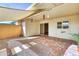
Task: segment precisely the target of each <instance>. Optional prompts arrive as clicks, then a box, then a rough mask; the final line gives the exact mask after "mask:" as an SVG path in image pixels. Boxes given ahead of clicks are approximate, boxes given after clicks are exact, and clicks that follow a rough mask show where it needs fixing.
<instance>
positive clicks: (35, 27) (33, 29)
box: [26, 20, 40, 36]
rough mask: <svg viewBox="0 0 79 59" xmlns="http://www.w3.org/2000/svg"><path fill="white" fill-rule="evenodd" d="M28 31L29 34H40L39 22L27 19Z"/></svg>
mask: <svg viewBox="0 0 79 59" xmlns="http://www.w3.org/2000/svg"><path fill="white" fill-rule="evenodd" d="M26 33H27V36H32V35H37V34H40V26H39V22H37V21H33V22H31V21H30V20H26Z"/></svg>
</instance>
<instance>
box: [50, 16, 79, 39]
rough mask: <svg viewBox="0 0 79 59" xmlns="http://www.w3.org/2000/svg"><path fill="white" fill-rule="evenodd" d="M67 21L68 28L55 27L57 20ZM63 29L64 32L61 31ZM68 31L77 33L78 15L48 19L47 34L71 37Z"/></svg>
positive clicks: (78, 27) (78, 26) (78, 28)
mask: <svg viewBox="0 0 79 59" xmlns="http://www.w3.org/2000/svg"><path fill="white" fill-rule="evenodd" d="M63 20H64V21H65V20H68V21H69V29H57V22H58V21H63ZM62 31H65V33H62ZM69 33H73V34H74V33H77V34H79V15H74V16H67V17H61V18H57V19H53V20H50V21H49V36H54V37H59V38H66V39H72V36H71V35H70V34H69Z"/></svg>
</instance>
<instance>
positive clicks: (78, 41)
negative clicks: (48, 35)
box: [73, 34, 79, 52]
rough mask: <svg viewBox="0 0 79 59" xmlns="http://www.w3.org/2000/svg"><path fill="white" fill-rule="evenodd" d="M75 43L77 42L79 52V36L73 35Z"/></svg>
mask: <svg viewBox="0 0 79 59" xmlns="http://www.w3.org/2000/svg"><path fill="white" fill-rule="evenodd" d="M73 37H74V39H75V41H76V42H77V49H76V50H77V51H78V52H79V34H73Z"/></svg>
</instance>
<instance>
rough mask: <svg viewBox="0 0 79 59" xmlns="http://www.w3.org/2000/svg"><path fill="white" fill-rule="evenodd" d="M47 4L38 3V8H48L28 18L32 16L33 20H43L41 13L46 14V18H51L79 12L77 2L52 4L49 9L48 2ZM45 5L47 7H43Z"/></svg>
mask: <svg viewBox="0 0 79 59" xmlns="http://www.w3.org/2000/svg"><path fill="white" fill-rule="evenodd" d="M47 5H48V4H45V5H44V6H42V5H41V3H40V5H39V7H38V8H49V10H48V11H44V12H41V13H38V14H35V15H33V16H31V17H29V18H32V19H34V20H43V15H46V18H47V19H48V17H49V19H52V18H58V17H62V16H69V15H75V14H79V4H78V3H64V4H54V5H55V6H52V8H51V9H50V7H48V6H49V5H50V4H49V5H48V6H47ZM37 6H38V5H37ZM45 6H47V7H45ZM50 6H51V5H50ZM34 8H35V7H34ZM34 8H33V9H34Z"/></svg>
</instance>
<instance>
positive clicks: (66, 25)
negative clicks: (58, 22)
mask: <svg viewBox="0 0 79 59" xmlns="http://www.w3.org/2000/svg"><path fill="white" fill-rule="evenodd" d="M62 25H63V26H62V27H63V29H68V28H69V21H63V23H62Z"/></svg>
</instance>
